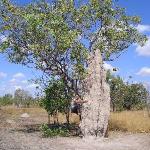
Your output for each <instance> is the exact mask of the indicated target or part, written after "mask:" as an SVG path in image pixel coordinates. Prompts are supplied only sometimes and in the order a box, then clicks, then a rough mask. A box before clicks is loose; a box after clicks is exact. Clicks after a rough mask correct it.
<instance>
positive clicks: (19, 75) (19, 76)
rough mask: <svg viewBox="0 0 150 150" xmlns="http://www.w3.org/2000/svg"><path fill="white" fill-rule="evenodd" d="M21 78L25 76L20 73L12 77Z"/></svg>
mask: <svg viewBox="0 0 150 150" xmlns="http://www.w3.org/2000/svg"><path fill="white" fill-rule="evenodd" d="M23 77H25V75H24V74H23V73H21V72H19V73H16V74H14V75H13V78H23Z"/></svg>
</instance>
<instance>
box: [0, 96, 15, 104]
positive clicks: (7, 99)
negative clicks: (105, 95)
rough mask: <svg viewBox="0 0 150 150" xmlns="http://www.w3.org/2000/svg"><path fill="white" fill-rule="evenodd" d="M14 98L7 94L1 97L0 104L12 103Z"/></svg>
mask: <svg viewBox="0 0 150 150" xmlns="http://www.w3.org/2000/svg"><path fill="white" fill-rule="evenodd" d="M12 104H13V98H12V95H11V94H5V95H4V96H3V97H0V106H6V105H12Z"/></svg>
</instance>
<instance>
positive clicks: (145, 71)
mask: <svg viewBox="0 0 150 150" xmlns="http://www.w3.org/2000/svg"><path fill="white" fill-rule="evenodd" d="M137 75H141V76H150V67H143V68H141V69H140V71H139V72H137Z"/></svg>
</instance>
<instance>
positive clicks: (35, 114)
mask: <svg viewBox="0 0 150 150" xmlns="http://www.w3.org/2000/svg"><path fill="white" fill-rule="evenodd" d="M23 113H28V114H29V115H30V118H32V119H33V120H34V123H36V124H42V123H47V113H46V111H45V110H43V109H41V108H14V107H12V106H9V107H3V108H1V110H0V122H3V121H4V120H17V119H18V118H20V116H21V114H23ZM65 121H66V120H65V116H64V115H62V114H59V122H61V123H65ZM70 121H71V123H77V124H78V123H79V117H78V116H77V115H76V114H71V115H70ZM51 122H53V118H51ZM109 130H110V131H116V130H117V131H127V132H133V133H136V132H138V133H140V132H145V133H146V132H150V117H148V113H147V111H123V112H115V113H111V116H110V121H109Z"/></svg>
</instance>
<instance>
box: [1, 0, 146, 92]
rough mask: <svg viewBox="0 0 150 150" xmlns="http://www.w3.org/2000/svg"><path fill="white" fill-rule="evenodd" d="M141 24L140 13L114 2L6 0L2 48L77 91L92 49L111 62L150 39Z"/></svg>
mask: <svg viewBox="0 0 150 150" xmlns="http://www.w3.org/2000/svg"><path fill="white" fill-rule="evenodd" d="M138 23H140V19H139V17H137V16H128V15H127V14H126V13H125V9H123V8H120V7H119V6H117V3H116V2H115V1H112V0H89V1H86V2H83V1H80V2H75V1H72V0H70V1H68V0H59V1H54V2H49V3H47V2H46V1H45V0H42V1H38V0H37V1H35V2H34V3H31V4H29V5H26V6H24V7H21V6H17V5H13V4H12V3H11V2H10V1H9V0H1V1H0V33H2V34H4V35H5V36H6V37H7V40H6V41H5V42H4V43H1V46H0V49H1V51H2V52H3V53H5V54H7V56H8V58H9V61H11V62H13V63H21V64H23V65H27V66H32V67H33V66H34V67H35V68H36V69H39V70H41V71H43V72H44V73H46V74H47V75H49V76H55V77H59V78H64V80H66V83H67V84H66V85H65V86H66V87H67V88H68V89H71V90H73V91H76V92H77V88H78V87H79V86H80V84H79V83H80V81H81V80H83V79H84V78H85V76H86V67H85V66H86V62H87V58H88V55H90V51H94V50H95V49H97V48H99V50H100V52H101V53H102V56H103V59H107V60H108V59H112V58H114V56H116V55H118V54H119V55H120V53H121V52H122V51H123V50H124V49H126V48H128V47H129V46H130V45H131V44H132V43H139V44H141V45H143V43H144V42H145V41H146V39H147V38H146V37H145V36H144V35H142V34H140V33H139V32H138V31H137V29H136V28H135V27H136V26H137V25H138ZM83 41H86V43H88V44H85V42H83ZM75 81H78V82H77V84H75Z"/></svg>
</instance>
